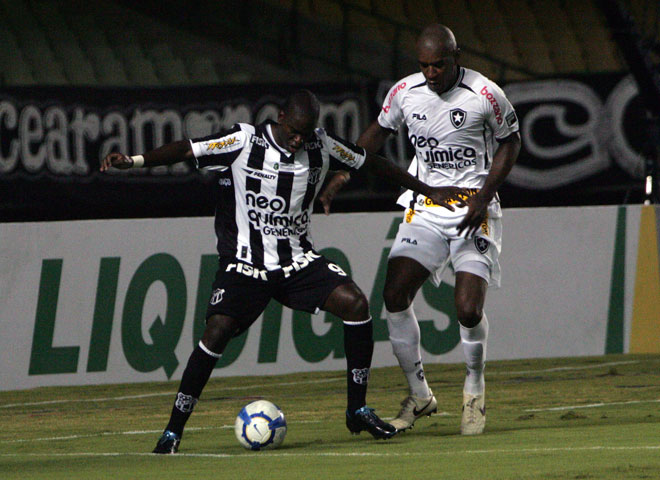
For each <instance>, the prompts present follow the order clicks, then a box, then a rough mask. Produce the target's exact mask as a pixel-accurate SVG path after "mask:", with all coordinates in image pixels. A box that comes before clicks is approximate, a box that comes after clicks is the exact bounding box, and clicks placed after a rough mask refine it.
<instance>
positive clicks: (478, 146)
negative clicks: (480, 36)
mask: <svg viewBox="0 0 660 480" xmlns="http://www.w3.org/2000/svg"><path fill="white" fill-rule="evenodd" d="M458 57H459V49H458V47H457V45H456V39H455V37H454V34H453V33H452V31H451V30H450V29H449V28H447V27H446V26H444V25H431V26H429V27H427V28H425V29H424V30H423V31H422V33H421V34H420V37H419V39H418V41H417V58H418V61H419V65H420V68H421V72H419V73H415V74H413V75H410V76H408V77H405V78H404V79H402V80H400V81H398V82H397V83H396V84H395V85H394V86H393V87H392V88H391V89H390V91H389V92H388V94H387V97H386V98H385V101H384V103H383V106H382V110H381V112H380V114H379V116H378V119H377V120H376V121H375V122H373V123H372V124H371V125H370V126H369V127H368V128H367V129H366V130H365V132H364V133H363V134H362V135H361V136H360V138H359V139H358V142H357V144H358V145H359V146H362V147H364V148H365V149H366V150H367V151H368V152H376V151H378V150H380V148H381V147H382V146H383V144H384V142H385V140H386V139H387V137H388V136H389V135H390V134H391V133H394V132H396V131H397V130H398V129H399V128H400V127H401V126H402V125H403V124H404V123H405V124H406V126H407V127H408V137H409V139H410V142H411V143H412V144H413V146H414V148H415V158H414V159H413V162H412V164H411V166H410V169H409V171H410V172H411V173H413V174H415V175H416V176H417V177H418V178H419V179H420V180H422V181H424V182H426V183H428V184H430V185H434V186H454V187H459V188H461V189H464V190H465V192H466V197H465V200H466V205H465V206H459V205H457V207H459V208H456V209H454V210H453V211H450V210H448V209H446V208H441V207H440V206H439V205H436V204H435V202H433V201H432V200H430V199H428V198H425V197H424V196H423V195H418V194H416V193H414V192H411V191H408V192H405V193H404V194H403V195H402V196H401V197H400V198H399V202H398V203H399V204H401V205H402V206H403V207H405V208H406V212H405V215H404V221H403V222H402V223H401V226H400V227H399V232H398V235H397V237H396V240H395V241H394V245H393V247H392V250H391V251H390V255H389V261H388V265H387V276H386V281H385V288H384V293H383V295H384V300H385V307H386V310H387V312H386V315H387V326H388V329H389V336H390V342H391V344H392V349H393V351H394V354H395V355H396V357H397V359H398V361H399V365H400V366H401V368H402V370H403V372H404V374H405V376H406V378H407V380H408V385H409V388H410V395H409V396H408V397H406V398H405V399H404V401H403V402H402V403H401V410H400V412H399V414H398V416H397V417H396V418H395V419H394V420H393V421H392V422H391V423H392V425H394V426H395V427H396V428H397V429H399V430H405V429H407V428H410V427H412V426H413V424H414V422H415V420H417V419H418V418H420V417H421V416H423V415H430V414H431V413H433V412H435V411H436V409H437V401H436V399H435V397H434V395H433V392H432V391H431V389H430V388H429V385H428V383H427V381H426V378H425V377H424V369H423V365H422V358H421V353H420V329H419V325H418V323H417V319H416V318H415V313H414V311H413V305H412V302H413V299H414V297H415V295H416V293H417V291H418V290H419V288H420V287H421V286H422V284H423V283H424V282H425V281H426V280H427V279H428V278H429V276H431V279H432V281H433V282H434V283H435V284H436V285H439V284H440V279H441V277H442V272H443V270H444V269H445V267H446V265H447V264H448V263H451V266H452V269H453V271H454V273H455V280H456V282H455V295H454V299H455V304H456V311H457V315H458V321H459V323H460V336H461V340H462V344H463V350H464V353H465V358H466V363H467V376H466V378H465V383H464V387H463V414H462V421H461V433H463V434H465V435H474V434H479V433H482V432H483V429H484V426H485V423H486V408H485V383H484V364H485V359H486V341H487V338H488V320H487V319H486V315H485V313H484V311H483V307H484V301H485V298H486V290H487V287H488V286H489V285H492V286H499V281H500V271H499V262H498V255H499V252H500V247H501V219H500V217H501V215H502V212H501V209H500V204H499V198H498V197H497V189H498V187H499V186H500V185H501V184H502V182H504V179H505V178H506V176H507V175H508V173H509V171H510V170H511V168H512V166H513V164H514V163H515V161H516V158H517V156H518V152H519V150H520V135H519V133H518V120H517V118H516V114H515V112H514V110H513V107H512V106H511V104H510V103H509V101H508V100H507V98H506V97H505V95H504V93H503V92H502V90H501V89H500V88H499V87H498V86H497V85H496V84H495V83H494V82H492V81H491V80H489V79H488V78H486V77H484V76H483V75H481V74H480V73H478V72H476V71H474V70H470V69H467V68H463V67H461V66H460V65H459V64H458ZM348 178H349V176H348V175H343V176H340V175H337V176H336V177H335V178H333V179H332V180H331V181H330V182H329V185H328V187H327V188H326V190H324V192H323V193H322V194H321V197H320V200H321V202H322V203H323V204H324V207H325V210H326V213H327V212H328V211H329V205H330V202H331V200H332V198H333V197H334V195H335V194H336V192H337V191H338V190H339V188H341V185H342V184H343V183H345V182H346V181H347V179H348Z"/></svg>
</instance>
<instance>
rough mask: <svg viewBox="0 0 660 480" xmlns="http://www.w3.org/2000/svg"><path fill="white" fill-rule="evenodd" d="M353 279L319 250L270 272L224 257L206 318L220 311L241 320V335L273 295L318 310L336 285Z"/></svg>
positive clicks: (294, 306) (288, 303)
mask: <svg viewBox="0 0 660 480" xmlns="http://www.w3.org/2000/svg"><path fill="white" fill-rule="evenodd" d="M352 281H353V280H352V279H351V277H350V276H349V275H348V274H347V273H346V272H344V271H343V270H342V269H341V267H339V266H338V265H337V264H335V263H332V262H330V261H328V259H326V258H325V257H324V256H323V255H319V254H318V253H316V252H308V253H307V254H306V258H305V259H303V260H302V261H299V262H298V263H297V264H294V265H291V266H288V267H285V268H283V269H280V270H275V271H270V272H267V271H266V270H258V269H255V268H253V267H252V265H249V264H247V263H243V262H241V261H240V260H237V259H235V258H220V260H219V265H218V271H217V272H216V274H215V281H214V282H213V291H212V292H211V298H210V299H209V303H208V307H207V309H206V318H209V317H211V316H212V315H217V314H220V315H227V316H230V317H232V318H233V319H235V320H238V321H239V322H240V325H241V328H240V330H239V332H238V333H237V334H236V335H239V334H241V333H242V332H244V331H245V330H246V329H247V328H249V327H250V325H252V324H253V323H254V321H255V320H256V319H257V318H258V317H259V315H261V313H262V312H263V311H264V310H265V309H266V306H267V305H268V302H269V301H270V299H271V298H273V299H275V300H277V301H278V302H279V303H281V304H282V305H284V306H286V307H289V308H291V309H294V310H302V311H304V312H310V313H318V311H319V310H320V309H321V307H323V305H324V304H325V301H326V300H327V299H328V297H329V296H330V294H331V293H332V292H333V291H334V289H335V288H337V287H338V286H339V285H343V284H346V283H351V282H352Z"/></svg>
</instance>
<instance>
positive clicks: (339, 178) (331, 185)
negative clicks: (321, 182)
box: [319, 172, 351, 215]
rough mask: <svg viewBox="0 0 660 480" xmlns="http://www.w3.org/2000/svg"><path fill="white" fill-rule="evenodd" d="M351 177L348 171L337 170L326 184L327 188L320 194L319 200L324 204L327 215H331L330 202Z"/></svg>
mask: <svg viewBox="0 0 660 480" xmlns="http://www.w3.org/2000/svg"><path fill="white" fill-rule="evenodd" d="M350 178H351V174H350V173H348V172H337V173H336V174H335V175H334V176H333V177H332V178H331V179H330V180H328V183H327V184H326V186H325V188H324V189H323V191H322V192H321V195H319V202H321V205H323V211H324V212H325V214H326V215H330V204H332V200H333V199H334V198H335V195H337V192H339V190H341V188H342V187H343V186H344V185H345V184H346V183H348V181H349V180H350Z"/></svg>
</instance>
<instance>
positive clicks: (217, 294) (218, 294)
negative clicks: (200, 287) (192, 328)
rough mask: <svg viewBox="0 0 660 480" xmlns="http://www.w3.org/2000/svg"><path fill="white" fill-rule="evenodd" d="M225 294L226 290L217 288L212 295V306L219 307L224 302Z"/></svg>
mask: <svg viewBox="0 0 660 480" xmlns="http://www.w3.org/2000/svg"><path fill="white" fill-rule="evenodd" d="M224 293H225V289H224V288H216V289H215V290H213V293H212V294H211V305H217V304H218V303H220V302H222V295H223V294H224Z"/></svg>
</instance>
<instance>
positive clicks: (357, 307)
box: [343, 292, 369, 322]
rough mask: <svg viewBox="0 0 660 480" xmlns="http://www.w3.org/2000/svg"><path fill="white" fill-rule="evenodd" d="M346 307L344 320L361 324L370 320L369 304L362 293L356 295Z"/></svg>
mask: <svg viewBox="0 0 660 480" xmlns="http://www.w3.org/2000/svg"><path fill="white" fill-rule="evenodd" d="M346 307H347V308H346V316H345V317H344V318H343V319H344V320H348V321H351V322H359V321H361V320H366V319H367V318H369V302H368V301H367V297H365V296H364V294H363V293H362V292H359V293H356V294H355V295H354V296H353V297H352V298H351V300H350V302H347V305H346Z"/></svg>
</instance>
